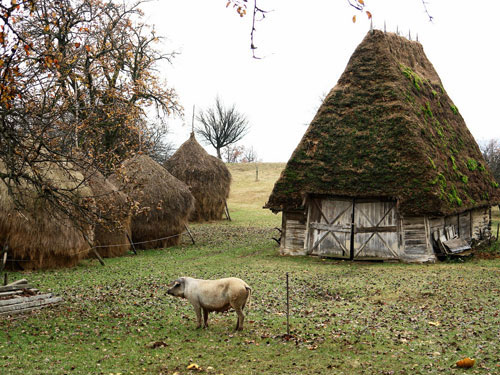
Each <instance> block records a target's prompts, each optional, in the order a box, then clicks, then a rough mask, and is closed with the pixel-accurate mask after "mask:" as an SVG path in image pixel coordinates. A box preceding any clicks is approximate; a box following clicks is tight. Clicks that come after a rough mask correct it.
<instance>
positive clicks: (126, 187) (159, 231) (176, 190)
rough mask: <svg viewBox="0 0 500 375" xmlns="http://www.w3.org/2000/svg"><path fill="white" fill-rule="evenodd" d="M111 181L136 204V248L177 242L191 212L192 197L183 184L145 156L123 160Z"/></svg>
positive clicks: (162, 245) (133, 218)
mask: <svg viewBox="0 0 500 375" xmlns="http://www.w3.org/2000/svg"><path fill="white" fill-rule="evenodd" d="M110 180H111V182H112V183H114V184H115V185H116V186H118V188H119V189H120V190H122V191H124V192H125V193H126V194H127V195H128V196H129V197H130V198H131V199H132V200H134V201H135V202H137V204H138V209H139V210H138V212H137V213H135V214H134V216H133V217H132V241H133V242H134V243H137V246H136V247H137V248H139V249H152V248H162V247H167V246H172V245H177V244H178V243H179V241H180V234H181V233H182V232H184V230H185V225H186V223H187V221H188V217H189V215H190V214H191V212H192V211H193V209H194V197H193V195H192V194H191V193H190V192H189V188H188V187H187V186H186V185H185V184H184V183H183V182H182V181H179V180H178V179H176V178H175V177H174V176H172V175H171V174H170V173H168V171H167V170H166V169H165V168H163V167H162V166H161V165H160V164H158V163H157V162H155V161H154V160H153V159H151V158H150V157H148V156H145V155H138V156H136V157H134V158H132V159H129V160H127V161H125V162H124V163H123V165H122V168H121V170H120V171H118V172H117V173H115V174H114V175H112V176H111V178H110ZM166 237H169V238H166ZM157 239H158V240H157ZM141 242H142V243H141Z"/></svg>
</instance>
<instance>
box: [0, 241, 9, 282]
mask: <svg viewBox="0 0 500 375" xmlns="http://www.w3.org/2000/svg"><path fill="white" fill-rule="evenodd" d="M8 249H9V246H8V245H5V247H4V248H3V250H2V257H1V260H0V261H1V263H0V272H3V270H4V268H5V264H7V250H8ZM3 285H7V272H5V273H4V284H3Z"/></svg>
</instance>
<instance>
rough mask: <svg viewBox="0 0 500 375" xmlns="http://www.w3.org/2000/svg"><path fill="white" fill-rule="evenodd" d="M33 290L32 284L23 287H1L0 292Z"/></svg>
mask: <svg viewBox="0 0 500 375" xmlns="http://www.w3.org/2000/svg"><path fill="white" fill-rule="evenodd" d="M31 288H33V286H32V285H30V284H22V285H5V286H0V292H10V291H12V290H23V289H31Z"/></svg>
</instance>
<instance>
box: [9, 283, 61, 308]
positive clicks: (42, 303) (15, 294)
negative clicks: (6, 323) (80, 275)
mask: <svg viewBox="0 0 500 375" xmlns="http://www.w3.org/2000/svg"><path fill="white" fill-rule="evenodd" d="M62 301H63V299H62V298H61V297H55V296H53V295H52V293H45V294H42V293H40V291H39V290H38V289H35V288H34V287H33V286H32V285H30V284H28V281H27V280H26V279H21V280H17V281H14V282H12V283H10V284H7V285H4V286H0V316H2V315H15V314H21V313H26V312H29V311H32V310H37V309H41V308H43V307H46V306H49V305H54V304H58V303H61V302H62Z"/></svg>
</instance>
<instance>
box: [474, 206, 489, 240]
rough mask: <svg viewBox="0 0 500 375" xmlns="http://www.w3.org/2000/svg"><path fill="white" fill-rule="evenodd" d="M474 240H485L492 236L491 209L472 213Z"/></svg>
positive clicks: (477, 210)
mask: <svg viewBox="0 0 500 375" xmlns="http://www.w3.org/2000/svg"><path fill="white" fill-rule="evenodd" d="M471 223H472V238H474V239H476V240H480V239H483V238H484V237H487V236H489V235H490V232H491V223H490V208H489V207H484V208H477V209H475V210H472V211H471Z"/></svg>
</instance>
